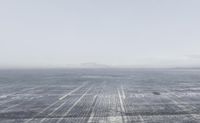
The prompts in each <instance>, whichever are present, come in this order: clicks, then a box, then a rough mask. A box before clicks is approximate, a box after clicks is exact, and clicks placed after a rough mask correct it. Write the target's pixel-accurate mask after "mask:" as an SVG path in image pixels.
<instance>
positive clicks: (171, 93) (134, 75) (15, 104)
mask: <svg viewBox="0 0 200 123" xmlns="http://www.w3.org/2000/svg"><path fill="white" fill-rule="evenodd" d="M174 122H176V123H198V122H200V70H191V69H190V70H189V69H187V70H184V69H41V70H39V69H38V70H0V123H174Z"/></svg>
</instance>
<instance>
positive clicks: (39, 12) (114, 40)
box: [0, 0, 200, 68]
mask: <svg viewBox="0 0 200 123" xmlns="http://www.w3.org/2000/svg"><path fill="white" fill-rule="evenodd" d="M199 5H200V1H199V0H165V1H164V0H162V1H161V0H134V1H131V0H125V1H124V0H100V1H93V0H84V1H83V0H73V1H72V0H42V1H41V0H34V1H27V0H18V1H16V0H4V1H0V68H13V67H23V68H27V67H28V68H29V67H31V68H32V67H33V68H34V67H82V66H84V65H86V66H87V65H88V66H115V67H116V66H126V67H127V66H128V67H199V66H200V48H199V46H200V35H199V34H200V23H199V22H200V14H199V12H200V8H199Z"/></svg>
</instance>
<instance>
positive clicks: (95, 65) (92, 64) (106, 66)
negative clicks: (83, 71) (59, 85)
mask: <svg viewBox="0 0 200 123" xmlns="http://www.w3.org/2000/svg"><path fill="white" fill-rule="evenodd" d="M80 67H81V68H110V66H109V65H105V64H97V63H82V64H80Z"/></svg>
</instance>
